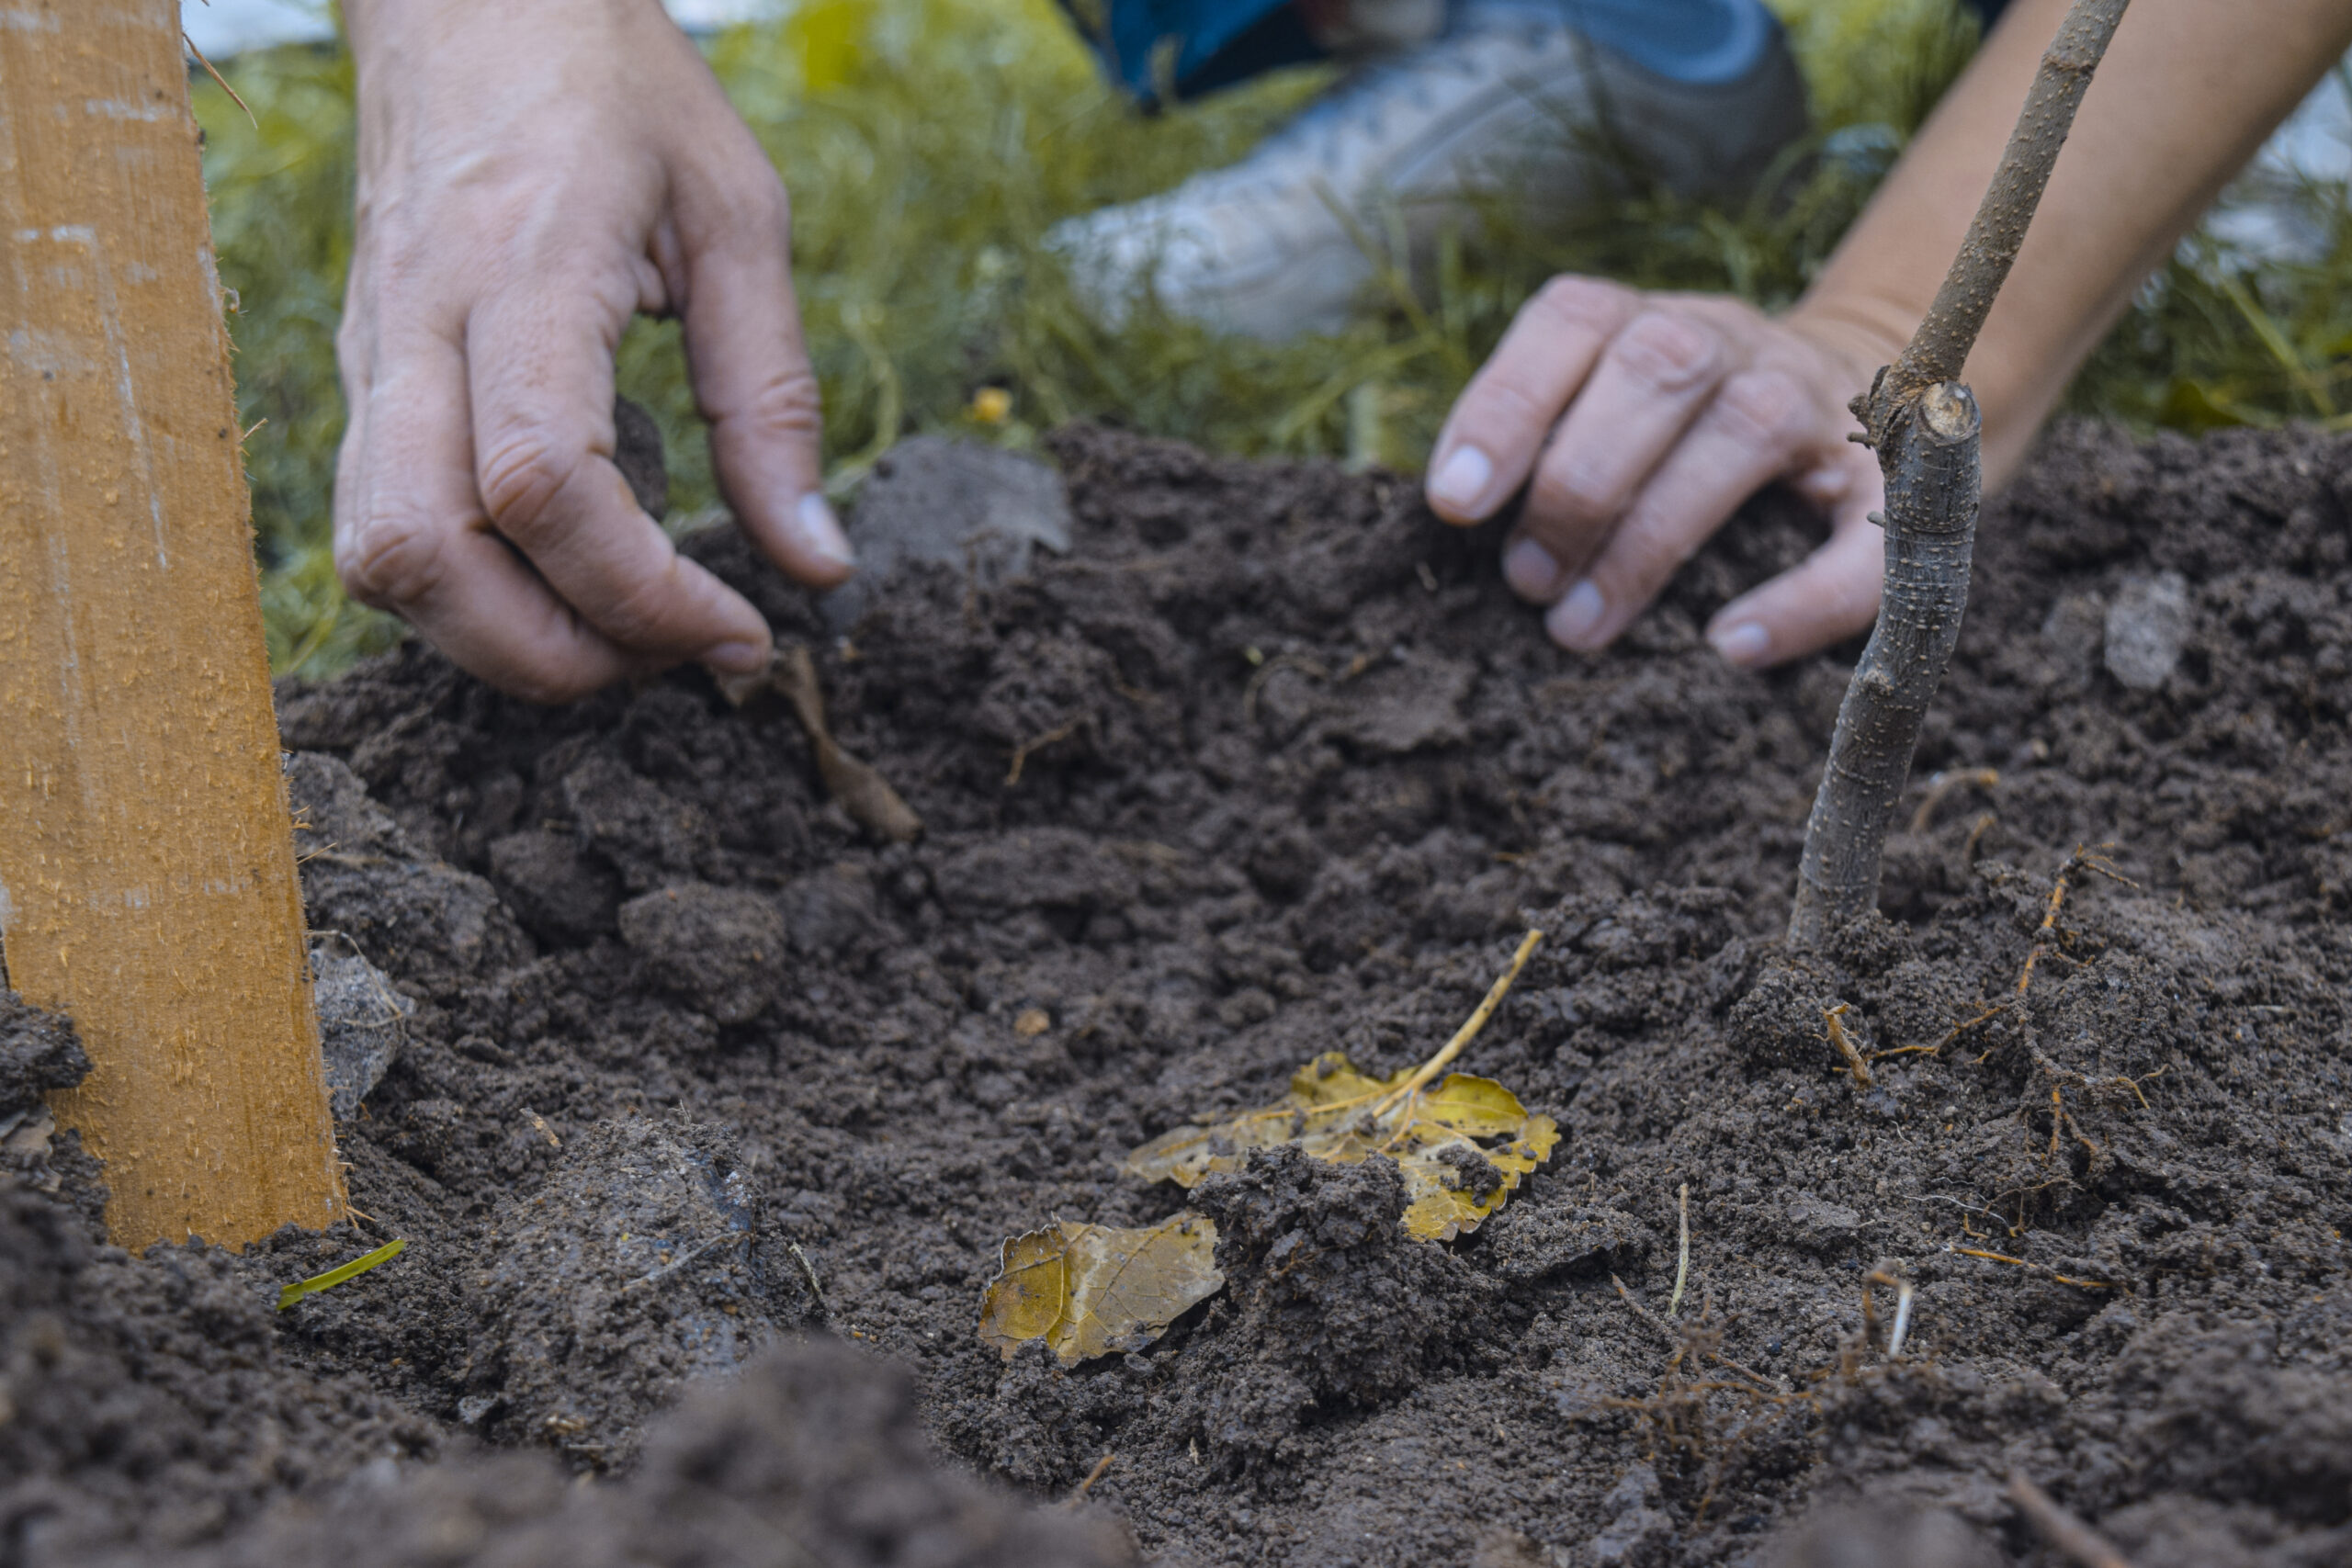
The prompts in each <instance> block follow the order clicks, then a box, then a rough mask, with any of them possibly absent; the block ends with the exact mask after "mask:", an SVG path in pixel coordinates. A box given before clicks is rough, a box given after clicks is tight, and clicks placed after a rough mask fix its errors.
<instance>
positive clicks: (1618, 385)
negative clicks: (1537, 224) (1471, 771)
mask: <svg viewBox="0 0 2352 1568" xmlns="http://www.w3.org/2000/svg"><path fill="white" fill-rule="evenodd" d="M1902 346H1903V340H1902V339H1901V338H1899V337H1897V338H1894V339H1893V340H1892V341H1891V342H1882V341H1880V340H1879V339H1878V338H1877V336H1876V335H1875V334H1874V333H1871V332H1870V331H1868V330H1867V329H1864V328H1860V327H1856V326H1852V325H1849V324H1848V323H1845V322H1840V321H1820V322H1815V321H1808V320H1807V319H1805V318H1804V316H1802V315H1794V316H1792V317H1790V318H1789V319H1787V320H1786V321H1773V320H1771V319H1770V318H1769V317H1767V316H1765V315H1764V314H1763V313H1762V312H1761V311H1758V310H1755V309H1754V308H1752V307H1750V306H1747V305H1745V304H1742V303H1741V302H1740V301H1738V300H1736V299H1713V298H1708V297H1705V296H1701V295H1670V294H1645V293H1643V292H1641V291H1640V290H1638V289H1633V288H1624V287H1622V286H1620V285H1617V284H1613V283H1606V282H1602V281H1601V280H1600V279H1597V278H1589V277H1557V278H1554V279H1553V280H1552V282H1551V283H1550V284H1549V285H1547V286H1546V287H1545V288H1544V290H1543V291H1542V292H1541V293H1539V294H1537V295H1536V296H1535V298H1534V299H1531V300H1529V301H1528V303H1527V305H1526V307H1525V308H1524V309H1522V310H1521V311H1520V313H1519V317H1518V320H1516V321H1513V322H1512V323H1511V328H1510V332H1509V333H1506V334H1504V337H1503V340H1502V343H1501V344H1499V345H1498V347H1497V348H1496V350H1495V354H1494V357H1493V358H1492V359H1490V360H1488V361H1487V365H1486V367H1485V368H1483V369H1481V370H1480V371H1479V372H1478V375H1477V377H1476V378H1475V379H1474V380H1473V381H1472V382H1471V383H1470V386H1469V388H1468V389H1466V390H1464V393H1463V394H1462V399H1461V400H1460V401H1459V402H1458V403H1456V404H1455V405H1454V409H1453V415H1452V416H1451V417H1450V418H1449V419H1448V420H1447V421H1446V425H1445V429H1444V431H1443V432H1442V434H1440V435H1439V437H1438V442H1437V447H1436V450H1435V451H1434V452H1433V453H1432V454H1431V457H1430V482H1429V494H1430V504H1431V505H1432V506H1433V507H1434V508H1435V509H1436V510H1437V513H1438V514H1439V515H1440V516H1442V517H1444V518H1445V519H1447V520H1448V521H1449V522H1454V523H1464V524H1468V523H1476V522H1479V521H1481V520H1483V519H1485V518H1487V517H1489V516H1491V515H1493V514H1494V513H1495V512H1496V511H1497V510H1498V509H1499V508H1500V507H1501V506H1502V504H1503V503H1504V502H1506V501H1508V500H1509V499H1510V497H1511V496H1512V495H1513V494H1514V493H1515V492H1516V491H1518V490H1519V489H1520V487H1521V485H1525V486H1526V487H1527V502H1526V505H1525V508H1524V510H1523V511H1522V512H1521V514H1520V519H1519V523H1518V525H1517V527H1516V528H1515V529H1514V530H1513V531H1512V535H1511V538H1510V543H1509V544H1508V545H1506V546H1505V547H1504V551H1503V575H1504V577H1505V579H1506V580H1507V581H1509V582H1510V586H1511V588H1512V590H1513V591H1514V592H1517V593H1519V594H1520V596H1521V597H1522V598H1525V599H1530V600H1533V601H1535V602H1537V603H1539V604H1548V605H1550V606H1551V609H1550V611H1549V613H1548V614H1547V615H1545V617H1544V624H1545V626H1546V627H1547V628H1548V629H1549V630H1550V632H1551V634H1552V637H1553V640H1555V641H1556V642H1558V643H1559V644H1560V645H1561V646H1562V647H1564V648H1571V649H1580V650H1584V651H1592V650H1596V649H1601V648H1604V647H1606V646H1608V644H1609V643H1610V642H1611V641H1613V640H1614V639H1615V638H1616V637H1617V636H1618V634H1619V633H1621V632H1623V630H1624V629H1625V628H1626V626H1629V625H1631V624H1632V622H1633V620H1634V616H1636V615H1639V614H1640V613H1641V612H1642V611H1643V610H1644V609H1645V607H1647V605H1648V604H1649V602H1650V601H1651V600H1652V599H1653V598H1655V597H1657V592H1658V591H1659V590H1660V589H1662V588H1664V587H1665V586H1666V583H1667V580H1668V578H1670V577H1672V576H1673V575H1674V572H1675V570H1677V569H1678V568H1679V567H1680V566H1681V565H1682V563H1683V562H1684V561H1686V560H1688V559H1689V558H1691V556H1692V555H1693V554H1694V553H1696V552H1697V550H1698V548H1699V547H1700V546H1701V545H1702V544H1704V543H1706V541H1707V538H1708V536H1711V535H1712V534H1713V533H1714V531H1715V530H1716V529H1717V528H1719V527H1721V526H1722V525H1723V524H1724V520H1725V519H1727V518H1729V517H1730V516H1731V514H1732V513H1733V512H1734V511H1736V509H1737V508H1738V506H1739V504H1740V503H1741V502H1744V501H1746V500H1747V497H1748V496H1749V495H1750V494H1752V493H1753V492H1754V491H1757V490H1758V488H1760V487H1762V486H1764V485H1766V484H1770V482H1772V481H1773V480H1775V479H1792V480H1794V482H1795V485H1796V488H1797V489H1798V490H1799V491H1800V492H1802V493H1803V494H1804V495H1805V496H1806V497H1807V498H1808V499H1810V500H1811V501H1813V502H1815V504H1816V505H1819V506H1821V507H1823V508H1824V509H1825V510H1826V511H1827V513H1829V517H1830V534H1829V538H1828V541H1827V542H1826V544H1824V545H1823V546H1822V547H1821V548H1820V549H1819V550H1818V551H1816V552H1815V554H1814V555H1813V556H1812V558H1810V559H1808V560H1806V561H1804V563H1803V564H1802V565H1800V566H1798V567H1796V568H1794V569H1793V570H1790V571H1788V572H1786V573H1784V574H1782V575H1781V576H1780V577H1778V578H1775V579H1774V580H1773V581H1770V582H1768V583H1766V584H1764V585H1763V586H1762V587H1760V588H1758V589H1757V590H1756V591H1754V592H1751V593H1748V594H1747V595H1745V596H1743V597H1742V598H1740V599H1737V600H1736V601H1734V602H1733V603H1732V604H1728V605H1725V606H1724V609H1723V610H1722V611H1721V613H1719V614H1718V615H1716V616H1715V618H1714V621H1713V624H1712V625H1711V626H1709V628H1708V637H1710V638H1711V639H1712V640H1713V643H1714V645H1715V647H1716V648H1717V649H1719V650H1720V651H1721V652H1722V653H1723V655H1724V657H1725V658H1726V659H1729V660H1732V661H1733V662H1735V663H1738V664H1769V663H1773V662H1777V661H1778V660H1783V659H1788V658H1792V657H1793V656H1795V655H1797V654H1799V653H1805V652H1810V651H1811V650H1812V649H1815V648H1818V647H1820V646H1821V645H1823V644H1824V643H1827V642H1831V641H1834V640H1836V639H1837V638H1838V637H1845V636H1848V635H1849V634H1851V633H1853V632H1857V631H1860V630H1861V629H1862V628H1863V627H1865V626H1869V625H1870V624H1871V616H1872V615H1875V614H1876V613H1877V610H1878V589H1879V577H1880V572H1881V565H1882V555H1883V548H1882V545H1883V541H1882V540H1881V538H1880V536H1879V532H1878V530H1877V529H1876V528H1875V527H1873V526H1872V525H1871V523H1870V520H1869V517H1870V513H1871V512H1872V511H1874V510H1876V509H1877V508H1878V507H1879V506H1881V505H1882V504H1883V494H1884V492H1883V489H1882V487H1881V484H1880V479H1879V473H1878V468H1877V465H1876V464H1875V463H1874V462H1873V461H1872V460H1871V456H1870V454H1869V453H1868V452H1866V451H1864V450H1863V449H1862V448H1860V447H1859V446H1854V445H1852V444H1851V443H1849V441H1848V440H1847V439H1846V435H1847V433H1848V432H1849V431H1851V430H1854V429H1856V428H1858V426H1857V425H1856V424H1855V423H1854V417H1853V415H1852V414H1851V413H1849V412H1848V411H1847V408H1846V403H1847V400H1849V399H1850V398H1852V397H1853V396H1854V394H1855V393H1857V392H1860V391H1862V390H1865V389H1868V387H1869V386H1870V381H1871V374H1872V373H1873V372H1874V371H1875V370H1876V369H1877V368H1878V367H1879V366H1881V365H1883V364H1884V363H1886V361H1887V360H1888V359H1889V358H1891V357H1892V356H1893V355H1894V353H1895V352H1897V351H1899V350H1900V349H1901V348H1902Z"/></svg>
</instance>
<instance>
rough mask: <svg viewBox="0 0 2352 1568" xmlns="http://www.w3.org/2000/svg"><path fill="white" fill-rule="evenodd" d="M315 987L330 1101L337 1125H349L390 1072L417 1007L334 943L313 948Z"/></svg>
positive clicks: (371, 966) (361, 960) (371, 967)
mask: <svg viewBox="0 0 2352 1568" xmlns="http://www.w3.org/2000/svg"><path fill="white" fill-rule="evenodd" d="M311 994H312V996H313V997H314V998H315V999H316V1001H317V1004H318V1010H319V1046H320V1050H321V1051H322V1054H323V1055H324V1056H325V1058H326V1071H327V1098H328V1103H329V1104H330V1105H331V1106H332V1107H333V1108H334V1119H335V1120H336V1121H338V1122H347V1121H349V1120H350V1119H351V1118H352V1117H353V1116H355V1115H356V1114H358V1111H359V1103H360V1101H362V1100H366V1099H367V1098H368V1095H369V1093H371V1092H372V1091H373V1090H374V1089H375V1088H376V1086H377V1085H378V1084H379V1083H381V1082H383V1081H384V1075H385V1074H386V1073H388V1072H390V1070H391V1066H392V1062H393V1059H394V1058H395V1057H397V1056H399V1055H400V1054H401V1043H402V1042H403V1041H404V1040H405V1039H407V1037H408V1021H409V1018H410V1016H411V1015H412V1014H413V1013H414V1012H415V1011H416V1003H415V1001H414V1000H413V998H409V997H405V996H402V995H401V993H400V992H398V991H396V990H394V989H393V988H392V984H391V982H390V980H388V979H386V978H385V977H384V972H383V971H382V970H380V969H379V968H377V967H376V966H375V965H374V964H370V963H368V961H367V960H366V959H364V958H362V957H360V956H359V955H358V954H357V953H338V952H336V951H335V949H334V946H333V945H331V944H325V943H322V944H321V945H319V946H317V947H313V948H312V949H311Z"/></svg>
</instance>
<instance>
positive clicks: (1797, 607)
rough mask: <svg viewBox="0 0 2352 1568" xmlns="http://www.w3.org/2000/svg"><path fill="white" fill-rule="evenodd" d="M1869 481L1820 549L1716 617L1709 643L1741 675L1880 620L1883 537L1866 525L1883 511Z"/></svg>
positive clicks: (1841, 509) (1842, 508)
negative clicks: (1875, 512) (1875, 513)
mask: <svg viewBox="0 0 2352 1568" xmlns="http://www.w3.org/2000/svg"><path fill="white" fill-rule="evenodd" d="M1871 479H1872V481H1873V482H1871V483H1870V484H1868V485H1864V486H1860V487H1858V492H1857V493H1854V494H1850V495H1849V496H1848V497H1847V498H1846V499H1845V500H1843V501H1841V502H1839V503H1838V509H1837V511H1836V513H1834V515H1833V516H1832V518H1831V521H1830V525H1829V537H1828V538H1827V539H1826V541H1824V542H1823V544H1822V546H1821V547H1820V548H1819V549H1816V550H1815V551H1814V552H1813V554H1811V555H1809V556H1807V557H1806V558H1804V560H1802V561H1800V562H1798V563H1797V564H1796V565H1795V566H1792V567H1791V568H1790V569H1789V570H1786V571H1784V572H1782V573H1781V575H1780V576H1778V577H1776V578H1773V579H1772V580H1771V581H1769V582H1766V583H1764V584H1763V585H1761V586H1760V587H1758V588H1754V589H1751V590H1749V591H1748V592H1746V593H1743V594H1741V595H1740V596H1739V597H1738V598H1736V599H1735V600H1733V601H1732V602H1731V603H1730V604H1725V605H1724V607H1723V608H1722V609H1720V610H1718V611H1716V612H1715V615H1714V618H1713V620H1711V621H1709V622H1708V623H1707V640H1708V641H1709V642H1710V643H1713V645H1714V648H1715V651H1716V652H1718V653H1720V654H1722V655H1723V656H1724V658H1725V659H1726V660H1730V661H1731V662H1732V663H1734V664H1736V665H1739V666H1741V667H1742V668H1743V669H1748V670H1761V669H1764V668H1766V667H1768V666H1770V665H1774V664H1785V663H1787V662H1788V661H1789V660H1792V659H1798V658H1802V657H1804V655H1805V654H1808V653H1812V652H1814V651H1815V650H1816V649H1824V648H1826V647H1828V646H1829V645H1830V644H1831V643H1833V642H1838V641H1841V640H1843V639H1844V638H1846V637H1851V636H1853V635H1854V634H1855V633H1856V632H1859V631H1861V630H1864V629H1865V628H1867V627H1868V626H1870V624H1871V622H1872V621H1874V620H1876V619H1877V618H1878V601H1879V592H1880V589H1881V588H1882V587H1883V583H1884V579H1885V574H1886V535H1885V532H1884V531H1883V529H1881V528H1880V527H1879V525H1877V524H1875V523H1873V522H1871V518H1870V513H1871V511H1872V510H1873V509H1874V508H1877V507H1879V506H1883V505H1884V504H1885V501H1884V495H1885V492H1884V491H1883V489H1882V488H1881V487H1880V486H1879V484H1878V483H1876V482H1875V481H1876V479H1877V471H1876V469H1875V468H1873V469H1872V470H1871Z"/></svg>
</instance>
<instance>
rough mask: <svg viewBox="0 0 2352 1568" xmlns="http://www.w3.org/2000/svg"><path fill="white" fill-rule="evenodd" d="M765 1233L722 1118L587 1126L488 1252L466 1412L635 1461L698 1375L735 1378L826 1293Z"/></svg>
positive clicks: (493, 1426)
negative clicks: (811, 1289)
mask: <svg viewBox="0 0 2352 1568" xmlns="http://www.w3.org/2000/svg"><path fill="white" fill-rule="evenodd" d="M765 1241H766V1238H765V1237H763V1233H762V1224H761V1214H760V1212H759V1206H758V1200H757V1196H756V1191H755V1190H754V1188H753V1187H752V1183H751V1182H750V1181H749V1179H747V1178H746V1177H745V1175H744V1173H743V1170H742V1168H741V1157H740V1156H738V1154H737V1152H736V1149H735V1146H734V1140H733V1138H732V1136H731V1135H730V1134H728V1133H727V1132H725V1131H724V1130H723V1129H721V1128H718V1127H713V1126H708V1125H704V1124H700V1123H696V1122H690V1121H687V1120H685V1119H684V1118H682V1117H674V1116H673V1117H662V1118H654V1117H627V1118H623V1119H621V1120H618V1121H615V1122H603V1123H600V1124H598V1125H596V1126H594V1127H592V1128H590V1129H588V1130H586V1131H585V1132H582V1133H580V1134H575V1135H574V1136H573V1137H572V1138H571V1139H569V1140H567V1141H566V1142H565V1144H564V1146H563V1150H562V1153H561V1156H560V1158H559V1159H558V1160H557V1162H556V1164H555V1167H554V1168H553V1169H552V1170H550V1171H549V1172H548V1178H547V1180H546V1181H545V1182H544V1183H543V1184H542V1185H541V1186H540V1188H539V1190H537V1191H536V1192H534V1193H531V1194H530V1195H529V1196H527V1197H525V1196H521V1195H517V1196H515V1197H513V1198H510V1199H508V1200H506V1201H504V1202H503V1203H501V1204H500V1205H499V1207H498V1209H497V1210H496V1211H495V1212H494V1213H493V1214H492V1217H491V1220H490V1224H489V1226H488V1228H487V1231H486V1233H485V1234H484V1235H483V1237H482V1239H481V1242H480V1243H479V1244H478V1246H477V1247H476V1251H475V1267H474V1277H473V1278H472V1280H470V1281H469V1285H468V1292H467V1298H466V1305H467V1310H468V1311H469V1313H470V1314H471V1315H472V1317H473V1320H474V1328H473V1338H472V1346H471V1348H470V1351H469V1359H468V1364H467V1365H466V1366H465V1367H464V1368H463V1369H462V1370H461V1374H460V1375H461V1378H462V1388H463V1393H462V1394H461V1395H460V1397H459V1398H458V1404H457V1410H458V1418H459V1419H460V1420H461V1421H463V1422H465V1423H466V1424H467V1425H468V1426H469V1427H474V1428H475V1429H477V1430H478V1431H481V1432H482V1433H484V1434H485V1435H488V1436H491V1437H493V1438H499V1439H501V1440H503V1441H506V1442H536V1443H545V1444H548V1445H549V1446H551V1447H553V1448H556V1449H558V1450H560V1451H562V1452H563V1453H565V1454H566V1455H568V1456H570V1457H571V1458H572V1459H573V1460H575V1461H584V1462H587V1463H591V1464H594V1465H598V1466H603V1467H610V1466H614V1465H617V1464H620V1463H623V1462H624V1461H627V1460H628V1458H629V1456H630V1455H631V1454H632V1453H634V1451H635V1450H636V1447H637V1444H638V1442H639V1440H640V1438H641V1432H640V1427H642V1425H643V1424H644V1423H645V1421H646V1420H647V1418H648V1417H650V1416H651V1415H652V1414H653V1413H654V1412H655V1411H657V1410H661V1409H662V1408H664V1407H665V1406H667V1405H668V1404H671V1403H673V1401H674V1400H675V1399H676V1398H677V1396H678V1393H679V1392H680V1391H681V1390H682V1389H683V1388H684V1385H685V1383H686V1382H687V1381H688V1380H690V1379H693V1378H697V1377H711V1376H718V1375H723V1374H727V1373H731V1372H733V1371H736V1370H737V1369H739V1368H740V1367H741V1366H742V1364H743V1363H744V1362H745V1361H746V1360H747V1359H750V1357H751V1356H752V1353H753V1352H754V1351H756V1350H758V1349H760V1348H763V1346H765V1345H767V1344H769V1343H770V1342H772V1341H774V1340H775V1338H776V1337H778V1333H779V1328H778V1325H779V1324H780V1323H795V1322H797V1321H798V1320H799V1319H800V1317H801V1316H802V1315H803V1314H804V1313H805V1312H806V1310H807V1308H808V1306H809V1304H811V1303H809V1298H808V1296H807V1295H806V1294H805V1286H804V1284H803V1281H802V1280H800V1278H799V1277H798V1276H797V1275H796V1274H794V1273H792V1272H791V1269H792V1263H791V1261H790V1259H789V1258H788V1256H787V1255H786V1254H785V1253H784V1252H783V1249H782V1248H781V1247H776V1248H775V1251H774V1255H771V1252H770V1249H769V1247H767V1246H766V1245H764V1243H765ZM779 1265H780V1266H781V1267H779ZM427 1266H429V1264H428V1265H427Z"/></svg>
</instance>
